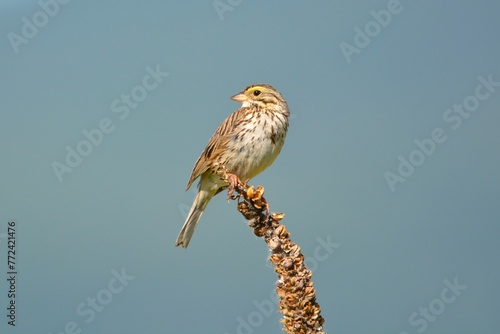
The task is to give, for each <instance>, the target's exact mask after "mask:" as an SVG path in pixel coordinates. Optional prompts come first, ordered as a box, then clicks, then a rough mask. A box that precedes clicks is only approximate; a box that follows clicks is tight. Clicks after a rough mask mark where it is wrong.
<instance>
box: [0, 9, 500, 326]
mask: <svg viewBox="0 0 500 334" xmlns="http://www.w3.org/2000/svg"><path fill="white" fill-rule="evenodd" d="M49 3H50V2H49ZM51 3H52V7H48V8H51V9H49V11H52V16H48V15H46V14H45V15H44V14H43V13H42V14H40V13H39V12H40V11H42V7H41V6H40V4H38V3H37V1H23V2H18V1H6V0H4V1H2V2H1V4H0V22H2V23H1V25H0V26H1V36H3V37H2V39H1V42H0V51H1V55H2V61H1V62H0V71H1V72H0V73H1V75H0V78H1V79H0V92H1V102H0V103H1V109H2V112H1V116H0V152H1V157H2V163H1V165H0V166H1V167H0V168H1V169H0V186H1V189H2V191H1V192H0V203H1V205H0V270H1V272H2V276H1V277H5V276H6V272H7V269H6V256H7V255H6V251H7V243H6V234H5V233H6V232H7V222H8V221H9V220H15V221H16V222H17V237H18V240H17V251H18V252H17V259H16V264H17V270H18V273H19V274H18V277H17V293H18V294H17V299H16V301H17V306H18V308H17V323H16V326H15V327H12V326H9V325H8V324H7V318H6V313H7V310H6V307H7V302H8V301H7V298H6V294H7V291H8V286H7V282H6V280H5V279H3V278H2V280H1V281H0V296H2V298H0V304H1V307H0V310H2V311H1V317H0V319H2V320H1V321H0V332H2V333H12V334H15V333H53V334H55V333H61V332H65V331H66V333H70V332H75V333H78V330H80V331H81V333H97V334H100V333H103V334H104V333H147V334H150V333H151V334H152V333H220V334H225V333H228V334H233V333H280V332H281V326H280V324H279V322H278V321H279V319H280V315H279V314H275V313H272V314H270V313H269V312H266V309H265V308H264V309H262V307H259V306H257V305H261V306H262V305H264V307H265V306H266V305H267V306H268V305H269V303H273V302H272V300H273V299H272V298H271V296H272V292H273V289H274V285H275V281H276V276H275V273H274V272H273V270H272V268H271V267H270V265H269V263H267V262H266V258H267V255H268V251H267V248H266V246H265V244H264V242H263V241H261V240H259V239H256V238H255V237H254V236H253V234H252V231H251V229H249V228H248V227H247V226H246V222H244V220H243V219H242V217H241V216H240V214H239V213H238V212H236V210H235V203H231V204H229V205H228V204H227V202H226V201H225V197H224V196H218V197H216V198H215V199H214V200H213V201H212V202H211V204H210V206H209V207H208V209H207V211H206V213H205V215H204V216H203V218H202V221H201V222H200V225H199V227H198V229H197V231H196V233H195V235H194V238H193V240H192V242H191V244H190V246H189V248H188V249H187V250H184V249H179V248H175V247H174V241H175V238H176V237H177V234H178V232H179V230H180V228H181V226H182V223H183V221H184V217H185V214H186V211H187V210H188V208H189V206H190V205H191V203H192V200H193V197H194V194H195V192H194V190H190V191H188V192H184V188H185V184H186V183H187V180H188V178H189V175H190V172H191V169H192V167H193V165H194V163H195V161H196V159H197V158H198V156H199V154H200V152H201V151H202V150H203V148H204V147H205V145H206V143H207V142H208V140H209V138H210V136H211V135H212V134H213V132H214V130H215V129H216V127H217V126H218V125H219V123H220V122H221V121H222V120H223V119H224V118H225V117H227V116H228V115H229V114H230V113H231V112H233V111H234V110H235V109H236V108H238V107H239V105H238V104H237V103H235V102H234V101H231V100H230V99H229V97H230V96H232V95H233V94H235V93H238V92H239V91H241V90H242V89H243V88H244V87H246V86H247V85H249V84H251V83H254V82H264V83H269V84H272V85H273V86H275V87H276V88H277V89H278V90H279V91H280V92H281V93H282V94H283V96H284V97H285V98H286V100H287V101H288V104H289V107H290V109H291V111H292V113H293V118H292V120H291V125H290V130H289V133H288V138H287V142H286V145H285V147H284V149H283V151H282V153H281V155H280V157H279V158H278V159H277V161H276V162H275V163H274V165H273V166H272V167H271V168H269V169H268V170H267V171H266V172H265V173H263V174H262V175H260V176H258V177H256V178H255V179H254V180H253V181H252V182H251V183H252V184H261V185H264V186H265V188H266V197H267V199H268V200H269V201H270V203H271V205H272V208H273V210H275V211H283V212H285V213H286V215H287V216H286V219H285V220H284V221H283V223H284V224H285V225H287V227H288V229H289V230H290V232H291V233H292V239H293V240H294V241H296V242H297V243H298V244H299V245H300V246H301V247H302V250H303V252H304V254H305V255H306V256H307V257H308V260H307V263H308V264H309V265H310V267H311V268H312V269H314V275H313V279H314V283H315V287H316V288H317V296H318V301H319V303H320V305H321V307H322V310H323V316H324V318H325V319H326V322H325V330H326V331H327V332H328V333H394V334H404V333H411V334H413V333H422V332H425V333H428V334H431V333H496V331H497V330H498V328H499V327H500V320H499V317H498V314H497V313H498V309H499V307H500V304H499V297H500V289H499V287H498V282H499V281H500V267H499V266H498V254H499V251H500V244H499V242H498V235H499V234H500V227H499V223H500V222H499V216H500V205H499V199H500V196H499V195H500V194H499V189H500V173H499V169H500V132H499V131H498V125H499V122H500V115H499V106H500V87H499V86H498V84H497V86H493V87H490V88H491V90H492V91H488V89H487V88H486V87H480V88H479V92H480V93H481V94H483V95H484V94H486V93H488V92H489V96H488V97H487V98H483V100H478V99H477V98H474V97H471V96H474V95H475V94H476V89H477V87H478V85H480V84H481V82H480V80H479V79H478V77H481V76H482V77H483V78H485V79H488V76H490V78H491V80H493V81H494V82H500V67H499V59H500V39H499V36H500V19H499V13H500V3H499V2H498V1H494V0H490V1H486V0H482V1H474V2H472V1H451V0H448V1H440V2H431V1H410V0H401V2H400V4H399V6H397V3H395V2H393V1H389V2H388V1H385V0H383V1H358V2H355V3H354V2H352V1H331V2H321V3H319V2H318V3H312V2H264V1H239V2H238V1H232V2H231V3H232V4H229V2H226V1H225V0H221V2H220V3H225V4H226V5H227V6H229V7H227V8H226V9H228V8H229V9H230V10H229V9H228V10H227V11H224V12H222V13H218V12H217V10H216V9H215V7H214V3H213V2H211V1H206V2H201V1H198V2H196V1H184V2H181V1H178V2H172V1H147V2H137V1H105V2H101V1H71V2H69V3H67V4H64V5H63V4H59V5H58V9H57V10H56V7H55V6H54V5H53V4H54V2H51ZM388 6H389V7H390V8H391V9H394V8H395V11H397V12H398V13H397V14H395V13H393V14H391V18H390V20H389V19H386V22H384V24H385V27H381V25H380V24H378V23H373V22H372V23H370V22H371V21H374V20H375V19H374V16H373V15H372V14H370V12H371V11H375V12H376V13H380V11H381V10H387V8H388ZM34 16H35V17H34ZM23 17H26V20H24V21H23ZM44 18H45V19H46V20H45V21H44ZM34 19H35V20H38V21H37V22H38V24H39V25H40V27H38V28H37V29H38V31H37V33H33V31H32V32H31V33H32V35H33V36H31V37H30V38H26V40H25V41H24V42H25V43H22V44H19V45H17V47H16V46H14V45H13V43H11V41H10V40H9V36H10V37H11V39H12V36H14V35H13V34H17V35H18V36H19V38H24V37H23V31H22V29H23V25H25V24H26V23H25V22H26V21H29V22H33V20H34ZM374 22H375V21H374ZM356 27H358V28H359V29H360V30H362V31H364V30H365V28H366V27H368V28H369V29H374V30H371V31H369V33H370V34H371V36H372V37H370V41H369V43H368V42H367V41H366V40H365V44H367V45H362V46H363V47H359V48H358V50H357V53H354V54H352V55H351V57H346V56H345V55H344V53H343V52H342V49H341V47H340V46H341V44H342V43H348V44H350V45H352V46H356V41H357V42H358V46H359V42H360V37H359V36H358V37H357V39H356V40H355V35H356V32H355V28H356ZM377 27H378V28H377ZM26 29H28V28H25V33H26V32H27V31H28V30H29V29H28V30H26ZM28 32H29V31H28ZM14 44H15V43H14ZM342 45H345V44H342ZM16 49H17V50H16ZM16 51H17V52H16ZM348 58H350V59H348ZM348 60H349V61H348ZM157 66H158V68H159V69H160V70H161V71H164V72H168V73H169V74H168V76H166V77H164V78H162V79H163V81H162V82H160V83H158V85H157V87H156V88H154V89H152V90H150V91H145V90H142V91H143V92H147V96H145V97H144V99H143V100H142V101H140V102H139V103H138V104H137V106H136V107H135V108H134V109H132V108H130V110H129V111H130V112H129V114H128V115H127V116H126V117H124V115H125V114H123V111H121V112H118V113H115V112H114V111H113V108H112V107H111V105H112V103H113V102H114V101H115V100H116V99H120V96H121V95H122V94H129V95H130V94H131V92H135V93H136V94H139V93H140V92H141V88H140V86H141V85H142V84H143V79H144V77H145V76H146V75H147V74H148V70H147V69H146V68H147V67H149V68H151V69H155V68H156V67H157ZM149 82H150V83H153V81H149ZM138 87H139V88H138ZM141 99H142V97H141ZM464 101H466V102H467V103H474V101H478V102H479V105H475V106H474V105H473V104H472V107H470V106H469V108H471V109H473V111H472V112H470V115H469V114H464V115H467V118H464V117H462V116H457V115H459V114H458V113H456V112H453V106H454V104H457V105H459V104H462V103H464ZM119 105H120V106H122V107H123V106H124V105H125V104H123V103H120V104H119ZM450 108H451V109H452V111H451V113H453V114H451V113H450V114H447V110H448V109H450ZM115 111H116V110H115ZM445 115H447V116H448V117H451V116H454V117H455V118H454V121H451V120H450V119H448V121H446V120H445V119H444V118H443V116H445ZM120 116H122V118H123V119H120ZM457 117H459V118H458V119H459V120H460V121H461V123H460V125H459V126H458V123H457V122H458V120H457ZM105 119H109V121H107V122H110V123H109V124H111V126H112V127H113V130H112V131H111V132H110V133H107V134H104V135H103V139H102V142H101V143H99V145H93V147H92V152H90V154H88V155H87V156H86V157H83V159H82V162H81V163H80V164H79V165H78V166H76V167H75V168H73V171H72V172H71V173H64V174H63V175H62V182H60V180H59V179H58V177H57V176H56V173H55V172H54V170H53V167H52V164H53V163H54V161H57V162H59V163H61V164H66V162H65V159H66V154H67V151H66V147H67V146H69V147H71V148H72V149H76V148H77V146H78V144H79V143H80V142H82V141H84V140H85V136H84V135H83V134H82V131H84V130H87V131H91V130H92V129H95V128H98V127H99V124H100V122H101V121H102V120H105ZM104 122H106V121H104ZM453 126H455V127H456V128H453ZM435 129H442V130H441V132H442V134H443V136H446V140H444V142H442V143H435V149H434V150H433V152H432V153H430V154H429V155H422V154H420V153H418V146H417V145H416V144H415V142H414V141H415V140H419V141H424V140H427V139H429V138H431V137H432V135H431V134H432V132H433V131H434V130H435ZM438 131H439V130H438ZM426 142H427V143H428V141H426ZM81 145H85V144H81ZM429 145H430V146H432V145H431V144H429ZM430 146H428V147H430ZM82 147H83V146H82ZM399 156H401V157H402V159H406V160H409V159H410V157H412V159H413V161H416V163H417V164H419V165H418V166H416V167H414V171H413V172H412V173H409V174H411V175H408V174H406V176H407V177H405V178H404V179H405V181H404V182H398V183H395V184H394V186H393V189H391V187H390V185H389V184H388V182H387V181H386V178H385V177H384V174H385V173H386V172H390V173H394V175H396V174H397V173H398V166H399V165H400V158H399ZM422 157H424V159H422ZM415 159H416V160H415ZM419 159H420V160H419ZM403 173H404V171H403ZM325 244H330V246H329V248H325V247H324V246H322V245H325ZM119 272H124V273H126V275H128V276H127V279H124V280H123V282H122V283H120V281H118V280H116V274H117V273H119ZM122 279H123V278H122ZM445 282H448V283H445ZM447 284H448V285H450V284H451V285H453V284H455V285H458V286H459V288H455V292H453V290H450V289H449V287H448V285H447ZM113 291H114V292H113ZM443 296H444V297H443ZM92 298H95V300H97V302H96V303H97V306H96V308H94V309H93V308H92V307H91V306H90V305H89V300H90V301H92ZM451 300H452V301H451ZM79 307H80V308H79ZM78 308H79V310H80V311H78ZM97 309H99V311H97ZM91 310H92V311H91ZM82 313H83V314H82ZM92 313H93V316H91V314H92ZM65 327H66V329H65Z"/></svg>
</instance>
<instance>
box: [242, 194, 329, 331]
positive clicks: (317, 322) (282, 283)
mask: <svg viewBox="0 0 500 334" xmlns="http://www.w3.org/2000/svg"><path fill="white" fill-rule="evenodd" d="M235 191H236V192H237V193H238V194H239V196H233V198H239V200H240V201H239V203H238V211H239V212H241V214H242V215H243V216H244V217H245V218H246V219H247V220H249V223H248V225H249V226H250V227H251V228H253V232H254V234H255V235H256V236H258V237H260V238H264V240H265V241H266V243H267V245H268V246H269V249H270V251H271V254H270V256H269V261H271V263H273V265H274V271H275V272H276V273H277V274H278V283H277V286H276V293H277V295H278V307H279V309H280V312H281V313H282V314H283V319H282V320H281V322H282V323H283V331H284V332H286V333H289V334H310V333H316V334H317V333H324V331H323V323H324V319H323V317H322V316H321V308H320V306H319V304H318V303H317V302H316V290H315V289H314V286H313V281H312V280H311V277H312V272H311V270H309V269H307V268H306V266H305V264H304V255H303V254H302V253H301V251H300V247H299V246H298V245H297V244H295V243H294V242H293V241H292V240H290V233H289V232H288V231H287V230H286V227H285V226H284V225H281V224H280V223H279V222H280V220H282V219H283V218H284V217H285V215H284V214H283V213H271V214H270V213H269V212H267V210H269V206H268V204H267V202H266V200H265V199H264V196H263V195H264V188H263V187H261V186H258V187H257V189H255V188H254V187H248V188H245V189H243V188H242V187H236V188H235Z"/></svg>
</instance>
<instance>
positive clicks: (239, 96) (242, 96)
mask: <svg viewBox="0 0 500 334" xmlns="http://www.w3.org/2000/svg"><path fill="white" fill-rule="evenodd" d="M231 100H234V101H238V102H245V101H247V100H248V98H247V96H246V95H245V94H243V93H239V94H236V95H235V96H232V97H231Z"/></svg>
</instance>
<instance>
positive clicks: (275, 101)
mask: <svg viewBox="0 0 500 334" xmlns="http://www.w3.org/2000/svg"><path fill="white" fill-rule="evenodd" d="M232 99H233V100H235V101H238V102H241V103H242V106H241V108H239V109H238V110H236V111H235V112H234V113H233V114H231V115H230V116H229V117H228V118H226V119H225V120H224V122H222V124H221V125H219V127H218V128H217V130H216V131H215V133H214V135H213V136H212V138H210V141H209V142H208V145H207V147H206V148H205V150H204V151H203V153H202V154H201V156H200V157H199V158H198V161H197V162H196V164H195V166H194V168H193V171H192V173H191V177H190V178H189V181H188V184H187V187H186V190H187V189H189V187H191V185H192V184H193V182H194V181H195V180H196V179H197V178H198V177H200V183H199V185H198V193H197V195H196V198H195V199H194V202H193V205H192V207H191V210H190V212H189V214H188V216H187V219H186V222H185V223H184V225H183V226H182V229H181V232H180V233H179V236H178V237H177V241H176V242H175V245H176V246H182V247H184V248H186V247H187V246H188V245H189V242H190V240H191V237H192V236H193V233H194V231H195V229H196V226H197V225H198V221H199V220H200V218H201V215H202V214H203V211H204V210H205V208H206V207H207V205H208V203H209V202H210V200H211V199H212V197H214V196H215V195H217V194H218V193H219V192H221V191H222V190H224V189H226V188H227V187H228V186H229V183H228V182H227V181H225V180H223V179H222V177H221V174H220V171H221V168H222V169H223V170H224V171H226V172H227V173H229V174H230V176H235V177H237V178H239V179H240V180H241V181H242V182H244V183H247V182H248V181H249V180H250V179H251V178H253V177H254V176H256V175H257V174H259V173H261V172H262V171H264V170H265V169H266V168H267V167H269V166H270V165H271V164H272V163H273V162H274V160H275V159H276V157H277V156H278V154H279V153H280V151H281V148H282V147H283V144H284V142H285V137H286V133H287V130H288V117H289V115H290V113H289V111H288V106H287V104H286V101H285V100H284V99H283V97H282V96H281V94H280V93H279V92H278V91H277V90H276V89H274V88H273V87H272V86H270V85H267V84H253V85H251V86H248V87H247V88H245V89H244V90H243V91H242V92H241V93H239V94H236V95H235V96H233V97H232Z"/></svg>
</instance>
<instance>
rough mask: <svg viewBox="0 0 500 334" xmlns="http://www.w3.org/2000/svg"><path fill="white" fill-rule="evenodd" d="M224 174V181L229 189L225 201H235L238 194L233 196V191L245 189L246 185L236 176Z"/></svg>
mask: <svg viewBox="0 0 500 334" xmlns="http://www.w3.org/2000/svg"><path fill="white" fill-rule="evenodd" d="M225 174H226V175H225V177H226V181H227V182H228V183H229V187H228V189H227V199H228V200H230V199H232V200H235V199H237V198H238V197H239V196H240V195H239V194H237V195H234V191H235V190H236V189H238V188H240V189H245V187H246V185H245V183H243V182H242V181H241V180H240V178H239V177H238V176H237V175H235V174H231V173H228V172H226V173H225Z"/></svg>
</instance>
